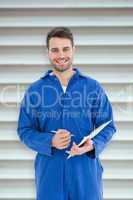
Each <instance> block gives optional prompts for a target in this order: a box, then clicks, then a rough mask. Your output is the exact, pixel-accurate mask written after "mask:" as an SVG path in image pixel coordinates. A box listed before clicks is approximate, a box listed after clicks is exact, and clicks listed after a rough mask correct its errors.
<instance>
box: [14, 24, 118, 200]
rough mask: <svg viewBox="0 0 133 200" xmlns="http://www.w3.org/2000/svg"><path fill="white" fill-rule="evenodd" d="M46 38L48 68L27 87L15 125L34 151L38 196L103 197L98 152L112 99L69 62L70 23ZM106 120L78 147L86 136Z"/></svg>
mask: <svg viewBox="0 0 133 200" xmlns="http://www.w3.org/2000/svg"><path fill="white" fill-rule="evenodd" d="M46 43H47V50H48V57H49V60H50V62H51V64H52V69H51V70H49V71H48V72H47V73H46V74H45V75H44V76H43V77H42V78H41V79H39V80H38V81H36V82H34V83H33V84H31V86H30V87H29V88H28V89H27V91H26V93H25V96H24V99H23V101H22V104H21V108H20V115H19V121H18V129H17V131H18V135H19V137H20V139H21V141H22V142H23V143H24V144H26V145H27V146H28V147H29V148H31V149H32V150H34V151H36V152H37V156H36V160H35V180H36V190H37V197H36V199H37V200H102V199H103V192H102V171H103V169H102V166H101V163H100V160H99V155H100V153H101V152H102V151H103V150H104V148H105V146H106V145H107V143H108V142H109V141H110V140H111V138H112V136H113V134H114V133H115V131H116V130H115V126H114V121H113V115H112V108H111V104H110V102H109V100H108V97H107V96H106V94H105V91H104V90H103V88H102V87H101V85H100V84H99V83H98V82H97V81H96V80H94V79H92V78H90V77H88V76H85V75H83V74H81V73H80V72H79V70H78V69H77V68H74V67H73V56H74V53H75V46H74V41H73V34H72V33H71V31H70V30H69V29H68V28H66V27H56V28H54V29H52V30H51V31H50V32H49V33H48V35H47V40H46ZM109 120H112V121H111V122H110V123H109V124H108V125H107V126H106V127H105V128H104V129H103V130H102V131H101V132H100V133H99V134H98V135H97V136H95V137H94V138H93V139H88V140H87V141H86V142H85V143H84V144H83V145H82V146H81V147H78V145H77V144H78V143H79V142H80V141H81V140H82V139H83V137H84V136H86V135H88V134H89V133H90V132H91V131H92V130H94V128H97V127H99V126H100V125H102V124H103V123H104V122H107V121H109ZM67 151H70V153H71V155H72V157H71V158H70V159H67V156H68V154H67V153H66V152H67Z"/></svg>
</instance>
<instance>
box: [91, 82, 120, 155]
mask: <svg viewBox="0 0 133 200" xmlns="http://www.w3.org/2000/svg"><path fill="white" fill-rule="evenodd" d="M96 91H97V93H96V99H95V101H94V102H95V103H94V104H93V106H92V120H93V124H94V128H97V127H99V126H100V125H102V124H103V123H105V122H107V121H109V120H112V121H111V122H110V123H109V124H108V125H107V126H106V127H105V128H104V129H103V130H102V131H101V132H100V133H99V134H98V135H97V136H95V137H94V138H93V139H92V140H93V146H94V149H93V150H92V151H91V152H89V155H90V156H91V157H92V158H97V157H99V155H100V153H101V152H102V151H103V150H104V148H105V147H106V145H107V144H108V142H109V141H110V140H111V138H112V136H113V134H114V133H115V132H116V128H115V125H114V120H113V112H112V107H111V103H110V102H109V100H108V97H107V95H106V94H105V92H104V90H103V88H102V87H101V86H100V85H99V83H97V86H96Z"/></svg>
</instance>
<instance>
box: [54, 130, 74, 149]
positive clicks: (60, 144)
mask: <svg viewBox="0 0 133 200" xmlns="http://www.w3.org/2000/svg"><path fill="white" fill-rule="evenodd" d="M70 142H71V133H70V132H69V131H67V130H65V129H58V130H57V131H56V133H55V135H54V136H53V139H52V147H55V148H57V149H65V148H67V147H68V145H69V144H70Z"/></svg>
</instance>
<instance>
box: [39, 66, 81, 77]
mask: <svg viewBox="0 0 133 200" xmlns="http://www.w3.org/2000/svg"><path fill="white" fill-rule="evenodd" d="M73 70H74V71H75V74H74V75H73V76H74V77H75V78H78V77H79V76H81V77H84V76H83V75H82V74H81V72H80V71H79V70H78V69H77V68H73ZM52 71H53V70H52V69H50V70H48V71H47V72H46V73H45V74H44V76H43V77H42V78H43V79H44V78H46V77H48V76H51V75H50V74H51V72H52Z"/></svg>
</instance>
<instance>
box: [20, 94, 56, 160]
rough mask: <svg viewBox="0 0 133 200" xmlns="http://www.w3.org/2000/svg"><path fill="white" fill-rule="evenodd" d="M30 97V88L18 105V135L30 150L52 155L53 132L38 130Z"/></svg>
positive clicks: (34, 107) (35, 114)
mask: <svg viewBox="0 0 133 200" xmlns="http://www.w3.org/2000/svg"><path fill="white" fill-rule="evenodd" d="M31 97H32V95H30V90H27V92H26V94H25V96H24V98H23V101H22V103H21V106H20V113H19V119H18V127H17V133H18V136H19V138H20V140H21V141H22V142H23V143H24V144H25V145H26V146H28V147H29V148H31V149H32V150H34V151H36V152H38V153H40V154H44V155H48V156H52V146H51V143H52V137H53V134H51V133H48V132H41V131H39V128H38V117H37V112H36V110H37V109H36V105H35V103H33V101H32V98H31Z"/></svg>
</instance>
